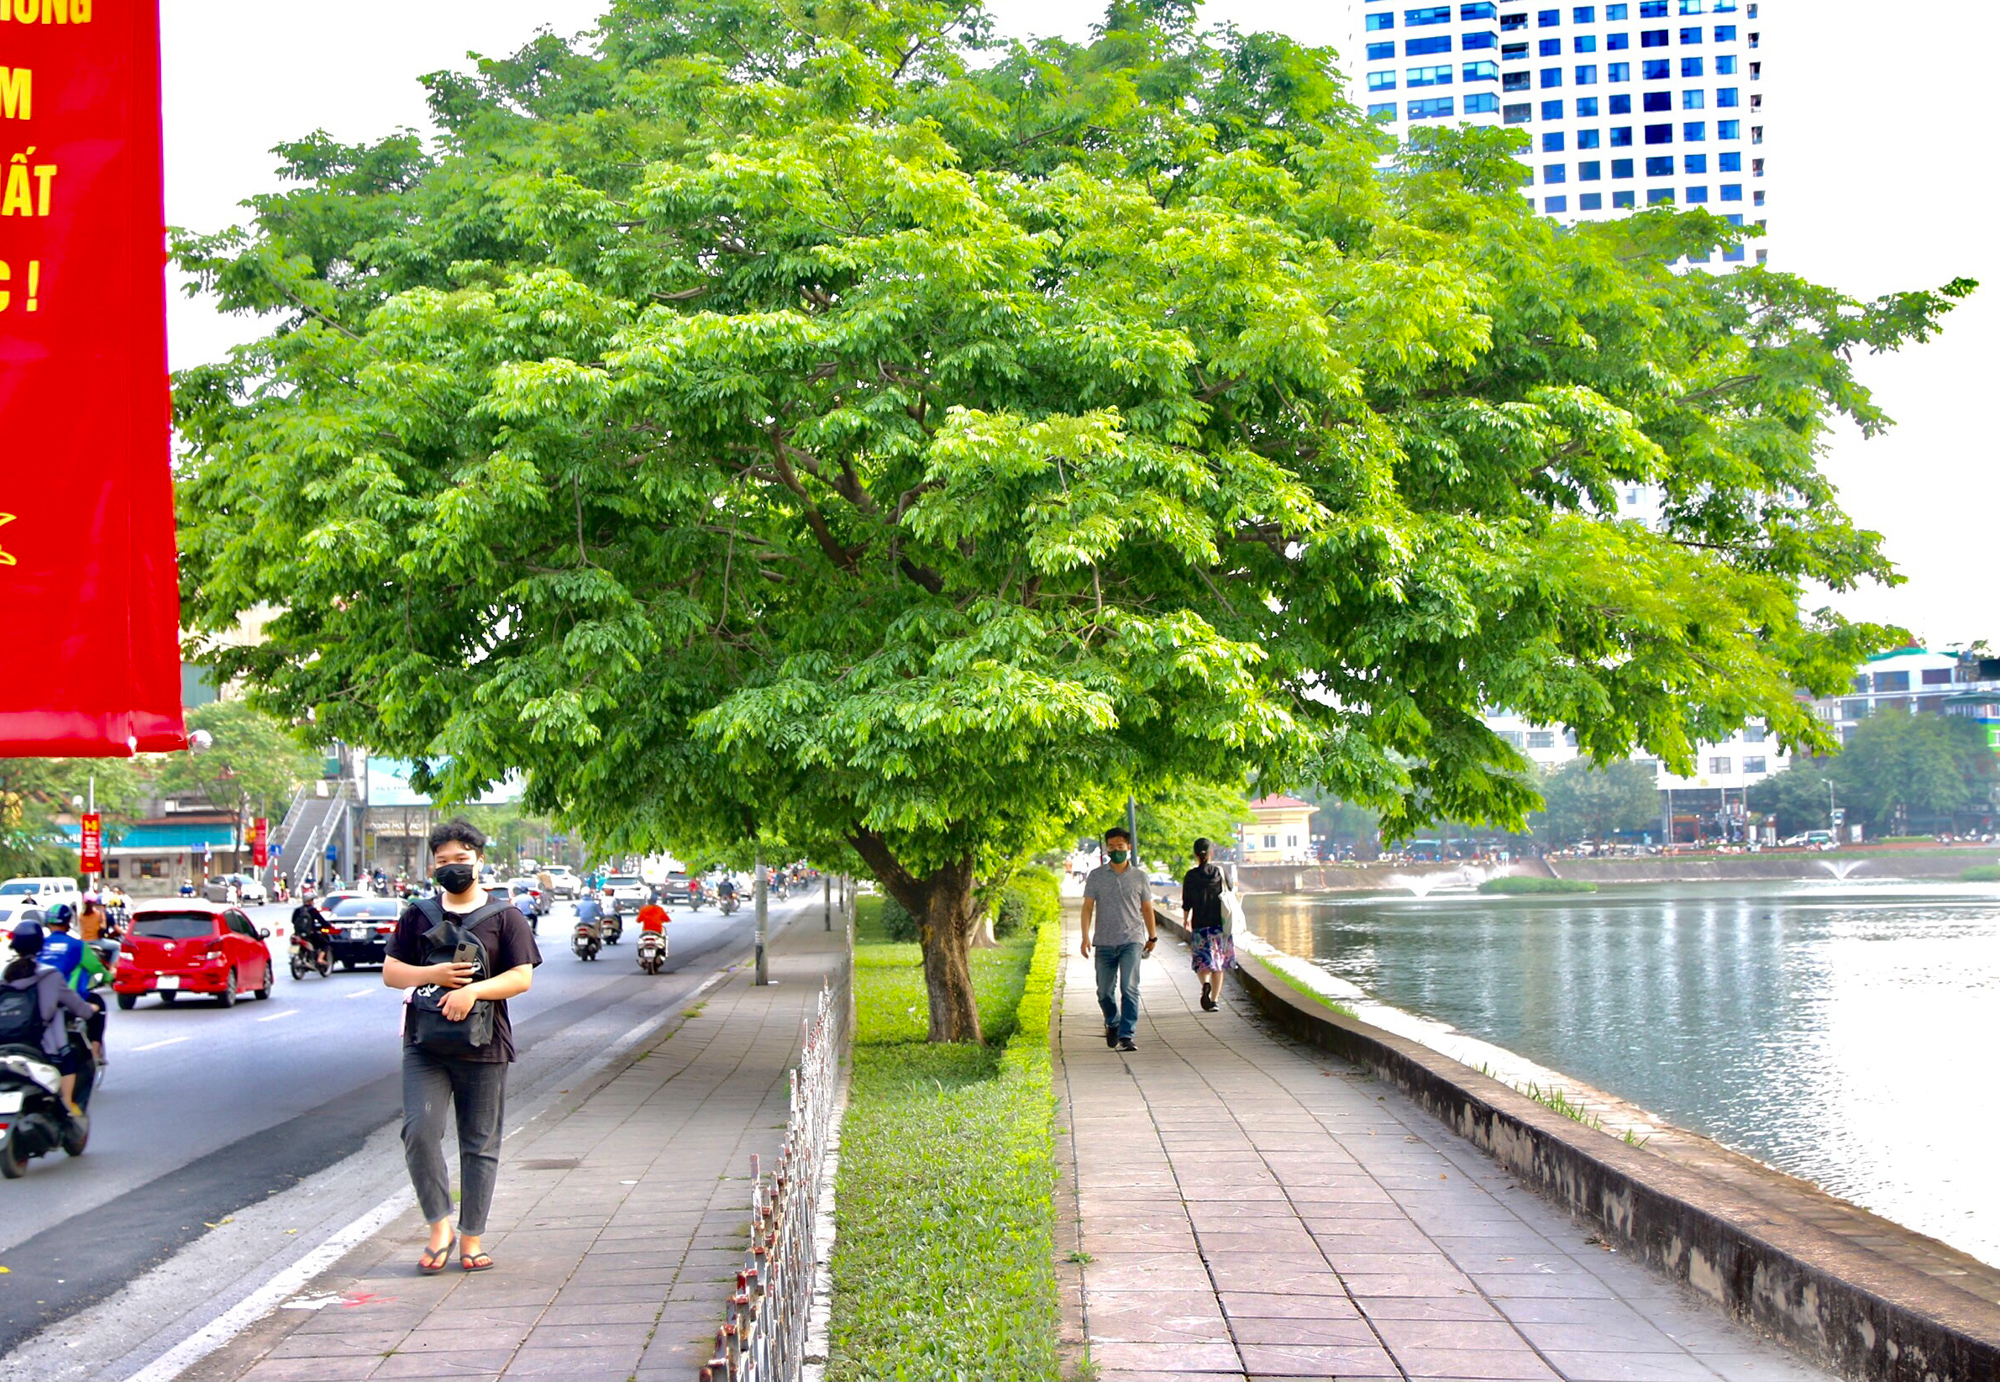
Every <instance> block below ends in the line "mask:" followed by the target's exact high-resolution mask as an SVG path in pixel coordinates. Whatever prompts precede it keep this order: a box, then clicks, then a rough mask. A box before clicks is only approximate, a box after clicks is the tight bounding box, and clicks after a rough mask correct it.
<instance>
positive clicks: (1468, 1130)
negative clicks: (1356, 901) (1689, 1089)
mask: <svg viewBox="0 0 2000 1382" xmlns="http://www.w3.org/2000/svg"><path fill="white" fill-rule="evenodd" d="M1162 921H1163V923H1164V924H1165V925H1166V926H1167V928H1168V929H1169V930H1171V931H1173V932H1174V933H1176V934H1178V935H1180V936H1182V937H1185V936H1186V934H1187V932H1186V930H1185V928H1183V927H1182V926H1180V925H1179V924H1178V923H1176V922H1174V921H1172V920H1171V919H1168V918H1166V917H1164V916H1163V917H1162ZM1238 960H1239V966H1238V969H1237V971H1236V973H1237V977H1238V979H1239V981H1240V983H1241V985H1242V987H1243V989H1244V990H1245V992H1246V993H1248V995H1249V996H1250V998H1251V1000H1252V1001H1253V1002H1255V1003H1256V1005H1257V1007H1258V1008H1259V1009H1260V1010H1261V1011H1262V1012H1263V1013H1264V1014H1265V1016H1266V1017H1267V1018H1269V1019H1270V1020H1271V1021H1272V1022H1273V1023H1274V1024H1275V1025H1276V1026H1278V1027H1279V1028H1280V1029H1282V1030H1283V1031H1284V1032H1285V1033H1286V1034H1288V1035H1290V1036H1292V1037H1295V1038H1297V1039H1298V1040H1301V1041H1304V1042H1306V1043H1308V1044H1310V1045H1313V1046H1316V1047H1318V1048H1320V1049H1321V1050H1325V1051H1329V1052H1332V1053H1333V1054H1335V1055H1338V1056H1340V1057H1342V1058H1343V1059H1345V1060H1348V1061H1350V1062H1352V1063H1353V1064H1355V1065H1358V1066H1360V1067H1362V1068H1363V1069H1366V1070H1367V1071H1369V1072H1370V1073H1371V1074H1372V1075H1373V1076H1374V1077H1375V1078H1376V1079H1378V1080H1381V1081H1383V1082H1384V1083H1386V1084H1390V1085H1393V1086H1394V1087H1396V1088H1397V1089H1399V1090H1401V1091H1402V1092H1403V1093H1404V1094H1406V1095H1407V1096H1408V1097H1410V1098H1411V1099H1412V1100H1414V1101H1415V1102H1416V1103H1417V1104H1419V1105H1420V1106H1421V1107H1423V1108H1425V1109H1426V1110H1427V1111H1429V1112H1430V1113H1431V1114H1433V1115H1434V1116H1435V1117H1437V1118H1438V1119H1440V1120H1441V1121H1443V1122H1444V1123H1445V1124H1446V1125H1447V1126H1449V1127H1451V1128H1452V1129H1453V1130H1454V1131H1456V1132H1457V1133H1458V1134H1459V1135H1460V1136H1462V1137H1464V1138H1466V1139H1467V1140H1468V1141H1470V1142H1472V1143H1473V1144H1474V1145H1476V1146H1478V1147H1480V1148H1482V1149H1484V1150H1485V1151H1486V1152H1487V1153H1489V1154H1490V1155H1492V1156H1493V1157H1495V1158H1496V1159H1497V1160H1498V1161H1499V1162H1500V1164H1501V1165H1503V1166H1505V1167H1506V1168H1507V1169H1508V1170H1509V1171H1510V1172H1512V1173H1513V1174H1514V1175H1515V1176H1517V1177H1519V1178H1520V1179H1521V1180H1522V1181H1523V1182H1524V1183H1526V1184H1528V1185H1530V1186H1532V1187H1534V1188H1535V1189H1537V1190H1538V1191H1540V1192H1541V1193H1542V1194H1543V1195H1545V1196H1547V1197H1548V1198H1550V1199H1552V1200H1554V1201H1555V1202H1557V1203H1558V1204H1560V1205H1562V1206H1563V1207H1564V1208H1566V1209H1568V1210H1569V1211H1571V1212H1572V1213H1575V1214H1577V1215H1579V1216H1581V1217H1583V1218H1586V1219H1588V1220H1590V1221H1591V1222H1592V1223H1593V1224H1595V1225H1596V1226H1597V1227H1598V1228H1599V1230H1600V1231H1601V1232H1603V1233H1604V1234H1605V1235H1606V1236H1607V1238H1608V1239H1609V1240H1611V1241H1613V1242H1615V1243H1617V1244H1618V1245H1619V1246H1621V1247H1622V1248H1624V1249H1625V1250H1626V1251H1628V1252H1629V1253H1631V1254H1633V1255H1634V1256H1635V1257H1636V1258H1637V1259H1638V1260H1640V1261H1642V1262H1645V1263H1647V1264H1648V1265H1650V1266H1652V1267H1654V1268H1655V1269H1657V1270H1659V1271H1662V1272H1664V1273H1666V1274H1667V1275H1668V1276H1670V1277H1672V1278H1674V1279H1675V1280H1677V1281H1680V1282H1683V1283H1685V1284H1686V1285H1688V1286H1689V1287H1691V1288H1693V1289H1694V1290H1695V1291H1697V1292H1698V1293H1700V1294H1701V1295H1704V1296H1706V1297H1708V1298H1709V1299H1711V1300H1714V1301H1716V1302H1717V1303H1718V1304H1720V1305H1722V1306H1723V1307H1724V1308H1726V1309H1727V1310H1729V1311H1730V1312H1731V1313H1732V1314H1734V1315H1735V1316H1736V1317H1738V1318H1739V1319H1742V1320H1744V1321H1746V1322H1748V1323H1750V1324H1752V1325H1754V1326H1756V1327H1757V1328H1759V1329H1761V1330H1764V1331H1766V1332H1768V1333H1770V1334H1772V1335H1775V1336H1776V1337H1778V1338H1779V1339H1781V1340H1783V1341H1784V1342H1785V1343H1786V1344H1787V1345H1788V1346H1790V1347H1791V1348H1793V1349H1794V1350H1795V1351H1797V1352H1799V1353H1801V1354H1803V1355H1804V1356H1806V1357H1807V1358H1809V1359H1811V1360H1813V1361H1815V1362H1817V1363H1820V1364H1822V1365H1824V1366H1827V1367H1831V1368H1834V1369H1837V1370H1838V1371H1841V1372H1843V1373H1845V1374H1847V1375H1848V1376H1850V1377H1856V1378H1865V1379H1869V1380H1870V1382H1875V1380H1876V1379H1879V1380H1880V1382H1974V1380H1975V1379H1986V1378H1992V1377H2000V1309H1995V1307H1994V1306H1992V1305H1991V1304H1989V1303H1988V1302H1986V1301H1984V1300H1981V1299H1979V1298H1978V1297H1976V1296H1973V1295H1971V1294H1969V1293H1967V1292H1964V1291H1961V1290H1959V1289H1957V1288H1956V1287H1953V1286H1951V1285H1949V1284H1948V1283H1946V1282H1943V1281H1940V1280H1937V1279H1935V1278H1933V1277H1929V1276H1926V1275H1924V1274H1923V1273H1921V1272H1917V1271H1915V1270H1912V1269H1910V1268H1908V1267H1905V1266H1902V1265H1901V1264H1899V1263H1896V1262H1892V1261H1889V1260H1887V1259H1885V1258H1882V1257H1880V1256H1878V1255H1876V1254H1873V1253H1869V1252H1867V1251H1866V1250H1865V1249H1863V1248H1861V1247H1859V1246H1858V1245H1856V1244H1855V1243H1853V1242H1850V1241H1848V1240H1845V1239H1842V1238H1839V1237H1837V1236H1835V1235H1833V1234H1831V1233H1828V1232H1826V1231H1825V1230H1823V1229H1820V1228H1817V1227H1815V1226H1814V1225H1812V1224H1810V1223H1808V1222H1805V1221H1804V1220H1803V1218H1801V1217H1800V1216H1799V1215H1795V1214H1793V1213H1790V1212H1787V1210H1786V1209H1785V1208H1784V1207H1782V1206H1774V1205H1773V1204H1772V1203H1771V1202H1770V1201H1769V1200H1765V1199H1753V1198H1751V1197H1749V1196H1747V1195H1743V1194H1740V1193H1738V1192H1736V1191H1735V1190H1734V1189H1733V1188H1731V1187H1727V1186H1724V1185H1721V1184H1720V1183H1719V1182H1716V1181H1713V1180H1710V1179H1707V1178H1704V1177H1702V1176H1700V1175H1698V1174H1696V1173H1694V1172H1692V1171H1689V1170H1687V1169H1685V1168H1683V1167H1680V1166H1677V1165H1675V1164H1673V1163H1672V1162H1669V1161H1667V1160H1666V1159H1665V1158H1663V1157H1660V1156H1656V1155H1654V1154H1652V1153H1650V1152H1647V1151H1646V1150H1644V1149H1643V1148H1638V1147H1631V1146H1628V1145H1626V1144H1625V1143H1623V1142H1621V1141H1619V1140H1618V1139H1616V1138H1613V1137H1611V1136H1609V1135H1607V1134H1604V1133H1601V1132H1597V1131H1595V1130H1592V1129H1589V1128H1585V1127H1582V1126H1581V1125H1579V1124H1577V1123H1575V1122H1574V1121H1572V1120H1570V1119H1567V1118H1564V1117H1563V1116H1561V1115H1560V1114H1557V1113H1555V1112H1553V1111H1551V1110H1549V1109H1546V1108H1543V1107H1542V1106H1541V1105H1540V1104H1537V1103H1535V1102H1534V1101H1533V1100H1531V1099H1529V1098H1527V1097H1526V1096H1524V1095H1521V1094H1519V1093H1517V1092H1515V1091H1514V1090H1513V1089H1511V1088H1509V1087H1508V1086H1506V1085H1504V1084H1501V1083H1500V1082H1499V1081H1497V1080H1493V1079H1489V1078H1487V1077H1486V1076H1484V1075H1481V1074H1479V1073H1478V1072H1477V1071H1475V1070H1472V1069H1470V1068H1468V1067H1467V1066H1464V1065H1461V1064H1460V1063H1459V1062H1457V1061H1454V1060H1452V1059H1450V1058H1449V1057H1447V1056H1443V1055H1440V1054H1439V1053H1437V1052H1436V1051H1433V1050H1431V1049H1430V1048H1428V1047H1426V1046H1422V1045H1420V1044H1418V1043H1416V1042H1413V1041H1407V1040H1405V1039H1403V1038H1401V1037H1398V1036H1395V1035H1393V1034H1391V1033H1389V1032H1385V1031H1383V1030H1381V1029H1380V1028H1377V1027H1373V1026H1370V1025H1369V1024H1368V1023H1365V1022H1361V1021H1358V1020H1356V1019H1353V1018H1349V1017H1346V1016H1343V1015H1341V1014H1339V1013H1336V1012H1334V1011H1332V1010H1331V1009H1329V1008H1327V1007H1325V1006H1324V1005H1322V1004H1319V1003H1315V1002H1313V1001H1312V1000H1310V999H1307V998H1305V997H1303V996H1302V995H1300V994H1298V993H1297V992H1296V991H1294V990H1293V989H1292V988H1291V987H1290V986H1289V985H1287V984H1286V983H1285V982H1284V981H1283V980H1281V979H1279V978H1277V977H1276V976H1274V975H1273V974H1272V973H1271V972H1270V971H1269V970H1268V969H1266V968H1265V967H1264V966H1263V965H1262V964H1261V963H1259V962H1258V961H1257V960H1256V959H1255V958H1254V957H1252V956H1249V955H1246V954H1243V953H1241V952H1240V951H1239V953H1238Z"/></svg>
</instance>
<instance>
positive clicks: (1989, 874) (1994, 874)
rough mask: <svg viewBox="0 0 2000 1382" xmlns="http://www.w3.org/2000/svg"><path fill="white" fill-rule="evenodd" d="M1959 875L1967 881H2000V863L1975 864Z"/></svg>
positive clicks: (1962, 880) (1963, 880)
mask: <svg viewBox="0 0 2000 1382" xmlns="http://www.w3.org/2000/svg"><path fill="white" fill-rule="evenodd" d="M1958 876H1959V879H1960V881H1961V882H1966V883H2000V864H1974V865H1973V866H1972V867H1971V868H1969V869H1966V870H1965V871H1964V872H1963V873H1961V874H1959V875H1958Z"/></svg>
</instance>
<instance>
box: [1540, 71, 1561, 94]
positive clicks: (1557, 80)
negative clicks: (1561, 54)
mask: <svg viewBox="0 0 2000 1382" xmlns="http://www.w3.org/2000/svg"><path fill="white" fill-rule="evenodd" d="M1562 84H1563V70H1562V69H1561V68H1560V67H1544V68H1543V69H1542V90H1544V91H1547V90H1548V89H1549V88H1550V87H1555V86H1561V85H1562Z"/></svg>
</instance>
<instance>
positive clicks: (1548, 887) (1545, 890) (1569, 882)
mask: <svg viewBox="0 0 2000 1382" xmlns="http://www.w3.org/2000/svg"><path fill="white" fill-rule="evenodd" d="M1479 891H1481V892H1483V893H1490V894H1493V895H1494V896H1498V897H1541V896H1549V895H1555V894H1559V893H1594V892H1596V891H1597V885H1596V884H1595V883H1586V882H1585V881H1584V880H1583V879H1581V878H1536V877H1533V876H1530V875H1527V874H1508V875H1506V876H1505V877H1503V878H1489V879H1487V880H1486V881H1485V882H1484V883H1481V884H1480V885H1479Z"/></svg>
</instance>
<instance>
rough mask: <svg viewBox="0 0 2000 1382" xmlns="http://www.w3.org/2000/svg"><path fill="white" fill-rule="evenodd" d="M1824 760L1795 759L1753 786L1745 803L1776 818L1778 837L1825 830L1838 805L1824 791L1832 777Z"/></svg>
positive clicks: (1761, 812) (1758, 811) (1763, 813)
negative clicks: (1786, 766) (1783, 768)
mask: <svg viewBox="0 0 2000 1382" xmlns="http://www.w3.org/2000/svg"><path fill="white" fill-rule="evenodd" d="M1827 763H1828V760H1827V759H1823V758H1795V759H1793V760H1792V763H1791V766H1789V767H1788V768H1786V769H1785V770H1784V771H1783V772H1781V773H1774V774H1772V775H1771V776H1770V777H1767V778H1765V779H1764V780H1763V781H1762V782H1759V783H1756V784H1755V785H1754V786H1752V787H1751V788H1750V789H1749V791H1748V792H1746V793H1745V794H1744V795H1745V802H1746V804H1747V805H1748V806H1749V808H1750V809H1751V810H1752V811H1755V812H1757V813H1758V814H1760V815H1768V816H1772V817H1775V818H1776V821H1777V827H1778V834H1779V835H1781V836H1791V835H1799V834H1803V833H1804V832H1806V831H1808V830H1826V829H1828V828H1830V827H1831V825H1832V823H1833V816H1832V811H1833V808H1834V806H1836V805H1837V804H1838V803H1837V802H1836V801H1835V799H1834V794H1832V793H1829V792H1828V791H1827V787H1828V785H1829V783H1830V781H1831V777H1830V775H1829V774H1828V772H1827Z"/></svg>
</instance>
